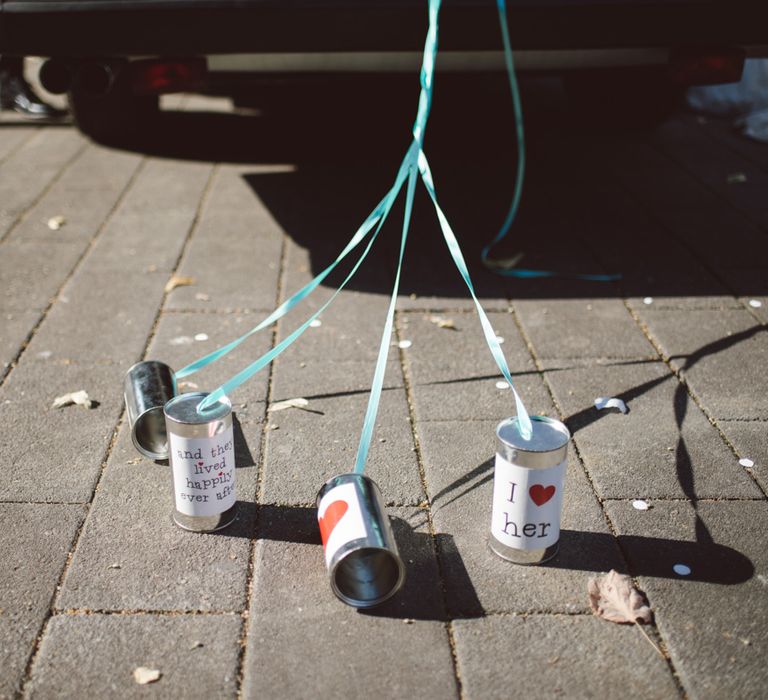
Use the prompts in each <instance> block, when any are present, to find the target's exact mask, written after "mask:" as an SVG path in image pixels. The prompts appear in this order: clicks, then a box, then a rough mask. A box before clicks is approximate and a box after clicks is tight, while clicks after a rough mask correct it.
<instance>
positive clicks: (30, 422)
mask: <svg viewBox="0 0 768 700" xmlns="http://www.w3.org/2000/svg"><path fill="white" fill-rule="evenodd" d="M124 371H125V368H124V367H120V366H117V365H86V364H83V365H81V364H77V365H75V364H70V365H66V364H58V363H54V362H52V361H48V362H45V361H34V362H21V363H20V364H19V365H18V366H17V367H16V369H14V370H13V372H11V374H10V376H9V378H8V380H7V381H6V383H5V385H4V386H3V387H2V389H0V440H2V444H3V445H4V450H3V458H2V464H3V466H4V471H5V474H6V478H5V479H4V480H3V484H2V486H0V500H2V501H46V502H51V501H53V502H62V501H63V502H86V501H89V500H90V498H91V493H92V491H93V488H94V486H95V484H96V479H97V477H98V474H99V471H100V469H101V462H102V459H103V458H104V455H105V453H106V451H107V447H108V446H109V443H110V440H111V438H112V433H113V431H114V427H115V424H116V423H117V419H118V416H119V415H120V412H121V411H122V402H123V399H122V391H121V387H122V376H123V373H124ZM81 389H85V390H86V391H87V392H88V394H89V396H90V397H91V399H92V400H93V401H96V402H98V406H96V407H94V408H91V409H86V408H84V407H82V406H67V407H64V408H61V409H55V408H52V404H53V400H54V398H56V397H57V396H61V395H63V394H67V393H69V392H72V391H79V390H81Z"/></svg>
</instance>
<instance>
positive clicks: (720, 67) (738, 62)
mask: <svg viewBox="0 0 768 700" xmlns="http://www.w3.org/2000/svg"><path fill="white" fill-rule="evenodd" d="M743 70H744V51H743V49H682V50H678V51H673V52H672V54H671V56H670V58H669V75H670V78H671V80H672V82H673V83H676V84H677V85H717V84H719V83H737V82H738V81H739V80H741V72H742V71H743Z"/></svg>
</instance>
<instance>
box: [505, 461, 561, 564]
mask: <svg viewBox="0 0 768 700" xmlns="http://www.w3.org/2000/svg"><path fill="white" fill-rule="evenodd" d="M565 465H566V462H565V460H564V461H562V462H561V463H560V464H558V465H557V466H556V467H552V468H550V469H526V468H525V467H519V466H517V465H516V464H512V463H511V462H509V461H507V460H506V459H504V458H503V457H502V456H500V455H498V454H497V455H496V469H495V473H494V477H493V515H492V517H491V534H492V535H493V536H494V537H495V538H496V539H497V540H498V541H499V542H501V543H502V544H505V545H507V546H508V547H514V548H515V549H544V548H546V547H550V546H551V545H553V544H555V542H557V540H558V539H559V538H560V512H561V510H562V505H563V480H564V478H565Z"/></svg>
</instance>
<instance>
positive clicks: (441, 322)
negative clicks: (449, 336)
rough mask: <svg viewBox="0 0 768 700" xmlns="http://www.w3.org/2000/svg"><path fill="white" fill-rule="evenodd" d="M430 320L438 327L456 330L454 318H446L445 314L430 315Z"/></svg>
mask: <svg viewBox="0 0 768 700" xmlns="http://www.w3.org/2000/svg"><path fill="white" fill-rule="evenodd" d="M429 320H430V321H431V322H432V323H434V324H435V325H436V326H437V327H438V328H449V329H450V330H454V331H455V330H456V324H455V323H454V322H453V319H452V318H445V317H443V316H430V317H429Z"/></svg>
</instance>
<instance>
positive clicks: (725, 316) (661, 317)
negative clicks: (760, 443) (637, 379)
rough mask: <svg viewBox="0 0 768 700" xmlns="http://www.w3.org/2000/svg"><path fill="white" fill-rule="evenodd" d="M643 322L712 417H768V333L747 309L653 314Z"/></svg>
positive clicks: (643, 316) (649, 312)
mask: <svg viewBox="0 0 768 700" xmlns="http://www.w3.org/2000/svg"><path fill="white" fill-rule="evenodd" d="M642 320H643V321H644V322H645V324H646V325H647V327H648V330H649V332H650V334H651V336H652V337H653V338H654V339H655V340H656V342H657V343H658V344H659V346H660V347H661V350H662V352H663V353H664V354H665V355H666V356H667V357H669V359H670V362H671V364H672V366H673V367H675V368H676V369H678V370H679V371H680V373H681V374H682V375H683V376H684V377H685V379H686V381H687V383H688V385H689V386H690V387H691V390H692V391H693V393H694V394H695V396H696V397H697V398H698V400H699V401H701V403H702V404H703V406H704V408H705V409H706V410H707V411H709V412H710V414H711V415H712V416H713V417H715V418H759V417H761V416H765V415H766V412H767V411H768V395H766V392H765V391H764V390H763V371H762V369H763V367H765V364H766V361H767V360H768V334H766V329H765V326H761V325H760V324H758V323H757V322H756V320H755V319H754V318H753V317H752V316H750V315H749V314H748V313H747V312H746V311H739V310H734V311H707V310H698V311H690V312H681V311H671V310H669V311H650V310H649V311H646V312H645V313H643V315H642Z"/></svg>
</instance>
